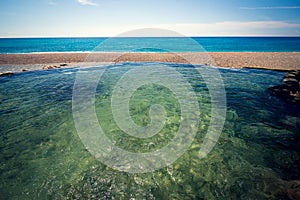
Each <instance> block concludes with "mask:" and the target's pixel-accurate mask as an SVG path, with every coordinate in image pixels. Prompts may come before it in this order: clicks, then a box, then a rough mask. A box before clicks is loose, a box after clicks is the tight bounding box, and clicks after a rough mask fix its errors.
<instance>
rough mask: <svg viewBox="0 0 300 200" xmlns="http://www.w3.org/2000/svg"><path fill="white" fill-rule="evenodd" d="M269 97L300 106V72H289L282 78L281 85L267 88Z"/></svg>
mask: <svg viewBox="0 0 300 200" xmlns="http://www.w3.org/2000/svg"><path fill="white" fill-rule="evenodd" d="M268 90H269V91H270V92H271V95H274V96H276V97H278V98H280V99H283V100H285V101H288V102H292V103H297V104H300V70H295V71H290V72H287V74H286V75H285V76H284V78H283V81H282V85H277V86H274V87H270V88H268Z"/></svg>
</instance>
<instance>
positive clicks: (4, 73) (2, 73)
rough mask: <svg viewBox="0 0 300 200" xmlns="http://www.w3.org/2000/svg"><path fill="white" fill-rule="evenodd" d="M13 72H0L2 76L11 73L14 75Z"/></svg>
mask: <svg viewBox="0 0 300 200" xmlns="http://www.w3.org/2000/svg"><path fill="white" fill-rule="evenodd" d="M13 74H14V73H13V72H0V76H9V75H13Z"/></svg>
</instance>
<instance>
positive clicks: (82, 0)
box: [77, 0, 98, 6]
mask: <svg viewBox="0 0 300 200" xmlns="http://www.w3.org/2000/svg"><path fill="white" fill-rule="evenodd" d="M77 2H78V3H79V4H81V5H88V6H98V4H97V3H94V2H92V1H91V0H77Z"/></svg>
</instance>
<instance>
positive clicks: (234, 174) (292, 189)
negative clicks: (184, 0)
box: [0, 63, 300, 199]
mask: <svg viewBox="0 0 300 200" xmlns="http://www.w3.org/2000/svg"><path fill="white" fill-rule="evenodd" d="M142 65H151V67H153V69H155V67H157V66H161V65H168V66H170V67H173V68H174V69H176V70H177V71H178V72H180V73H181V74H183V76H184V77H185V78H186V79H187V80H188V81H189V83H190V84H191V85H192V86H193V89H194V91H195V92H196V96H197V99H198V101H199V105H200V107H199V110H200V112H201V113H200V119H201V121H200V123H199V129H198V131H197V135H196V137H195V139H194V142H193V143H192V145H191V146H190V148H189V149H188V151H187V152H185V153H184V154H183V155H182V156H181V157H180V158H179V159H178V160H177V161H176V162H174V163H173V164H172V165H170V166H168V167H165V168H162V169H160V170H157V171H155V172H149V173H139V174H132V173H125V172H120V171H117V170H113V169H111V168H109V167H107V166H105V165H104V164H101V162H100V161H98V160H97V159H95V158H94V157H93V156H92V155H91V154H90V153H89V152H88V151H87V150H86V148H85V146H84V145H83V144H82V142H81V140H80V138H79V136H78V134H77V131H76V129H75V125H74V120H73V116H72V89H73V85H74V81H75V77H76V72H77V71H78V70H79V69H78V68H69V69H59V70H43V71H32V72H24V73H20V74H14V75H11V76H6V77H0V91H1V92H0V150H1V151H0V152H1V154H0V178H1V179H0V180H1V182H0V196H1V199H48V198H53V199H130V198H132V199H133V198H134V199H270V198H271V199H272V198H274V199H278V198H281V199H293V198H296V197H297V193H298V195H299V190H300V164H299V163H300V155H299V152H300V134H299V130H300V108H299V107H297V106H295V105H289V104H286V103H284V102H283V101H281V100H278V99H276V98H274V97H271V96H269V94H268V92H267V91H266V89H267V88H268V87H271V86H274V85H278V84H280V83H281V80H282V77H283V76H284V73H283V72H276V71H266V70H254V69H219V71H220V73H221V76H222V78H223V81H224V85H225V89H226V95H227V116H226V122H225V126H224V129H223V132H222V134H221V136H220V139H219V140H218V142H217V144H216V146H215V147H214V149H213V151H211V152H210V153H209V154H208V156H207V157H206V158H205V159H199V157H198V153H199V149H200V147H201V142H202V141H203V138H204V136H205V134H206V131H207V128H208V124H209V119H210V105H211V104H210V96H209V91H208V89H207V87H206V84H205V82H204V81H203V79H202V78H201V76H200V75H199V74H198V73H197V71H196V70H195V69H194V68H193V67H192V66H190V65H181V64H163V63H156V64H155V63H122V64H115V65H111V66H108V67H107V69H106V71H105V73H104V74H103V79H101V82H99V85H98V87H97V90H96V102H95V104H96V107H95V108H96V113H97V117H98V120H99V123H100V124H101V126H102V128H103V130H104V131H105V132H106V133H107V137H108V138H110V139H111V140H112V141H113V142H114V144H115V145H118V146H119V147H121V148H124V149H128V150H130V151H133V152H149V151H153V150H156V149H159V148H161V147H163V146H165V145H166V144H167V143H168V142H169V141H170V140H171V139H172V138H173V137H174V136H175V134H176V132H177V130H178V126H179V123H180V106H179V103H178V101H177V100H176V97H175V96H174V95H173V94H172V92H171V91H170V90H168V89H167V88H164V87H161V86H158V85H155V84H150V85H145V86H142V87H140V88H139V89H138V90H137V91H136V92H135V93H134V94H133V96H132V98H131V100H130V105H129V108H130V113H131V116H132V119H133V121H134V122H135V123H136V124H138V125H142V126H145V125H147V124H149V123H150V118H149V116H148V112H149V107H150V106H151V105H152V104H161V105H163V106H164V107H165V109H166V117H167V122H166V123H165V126H164V127H163V129H162V130H161V131H160V132H159V133H158V134H157V135H156V136H155V137H152V138H146V139H137V138H134V137H128V136H126V135H125V134H124V133H122V131H121V130H120V129H118V127H117V125H116V123H115V122H114V118H113V115H112V111H111V106H110V105H111V102H110V97H111V94H112V89H113V87H114V85H115V84H116V83H117V81H118V80H119V78H120V77H121V76H122V75H123V74H124V73H125V72H127V71H128V70H130V69H133V68H136V67H138V66H142ZM199 67H201V66H199ZM91 70H92V68H85V69H84V71H86V72H87V73H88V72H89V71H91Z"/></svg>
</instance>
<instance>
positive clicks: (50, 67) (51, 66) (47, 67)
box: [42, 65, 60, 69]
mask: <svg viewBox="0 0 300 200" xmlns="http://www.w3.org/2000/svg"><path fill="white" fill-rule="evenodd" d="M57 68H60V66H57V65H45V66H43V68H42V69H57Z"/></svg>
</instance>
